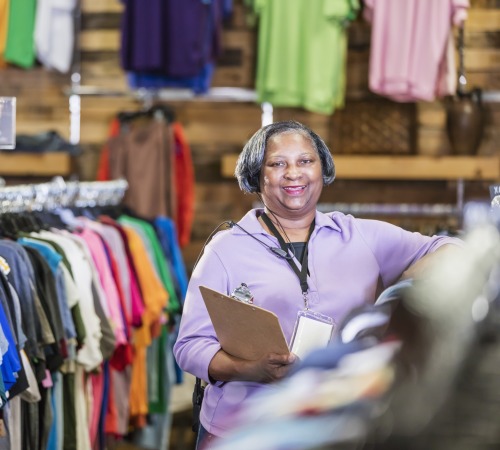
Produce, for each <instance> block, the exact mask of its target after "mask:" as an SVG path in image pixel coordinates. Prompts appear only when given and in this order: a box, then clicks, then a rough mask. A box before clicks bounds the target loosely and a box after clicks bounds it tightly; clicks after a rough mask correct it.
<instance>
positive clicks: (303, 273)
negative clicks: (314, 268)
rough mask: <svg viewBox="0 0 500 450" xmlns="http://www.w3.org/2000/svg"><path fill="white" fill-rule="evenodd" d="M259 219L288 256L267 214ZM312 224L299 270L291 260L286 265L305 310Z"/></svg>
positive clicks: (279, 235)
mask: <svg viewBox="0 0 500 450" xmlns="http://www.w3.org/2000/svg"><path fill="white" fill-rule="evenodd" d="M261 217H262V220H263V221H264V223H265V224H266V225H267V227H268V228H269V229H270V230H271V233H273V234H274V236H276V238H277V239H278V242H279V244H280V247H281V248H282V250H284V251H285V252H286V253H287V254H288V247H287V245H286V243H285V241H284V239H283V237H282V236H281V234H280V232H279V231H278V230H277V229H276V227H275V226H274V223H273V222H272V221H271V219H270V218H269V217H268V216H267V214H266V213H265V212H264V213H262V215H261ZM314 224H315V221H314V220H313V221H312V223H311V225H310V227H309V232H308V234H307V240H306V248H305V249H304V254H303V255H302V261H301V268H300V270H299V268H298V267H297V264H295V261H294V260H293V259H287V261H288V264H290V267H291V268H292V270H293V271H294V272H295V275H297V278H298V279H299V282H300V288H301V289H302V296H303V297H304V303H305V306H306V309H309V306H308V304H307V291H308V290H309V285H308V284H307V266H308V258H307V256H308V254H309V251H308V247H309V245H308V244H309V239H310V237H311V234H312V232H313V230H314Z"/></svg>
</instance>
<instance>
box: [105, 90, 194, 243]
mask: <svg viewBox="0 0 500 450" xmlns="http://www.w3.org/2000/svg"><path fill="white" fill-rule="evenodd" d="M149 103H152V101H151V99H149V98H147V99H144V107H143V108H141V109H138V110H134V111H121V112H119V113H118V114H117V115H116V117H115V118H114V119H113V120H112V121H111V123H110V125H109V133H108V139H107V141H106V143H105V144H104V146H103V148H102V150H101V156H100V160H99V164H98V169H97V174H96V179H97V180H99V181H107V180H114V179H119V178H123V179H126V180H127V182H128V189H127V192H126V193H125V197H124V199H123V203H124V204H125V205H127V206H129V207H130V208H132V209H133V210H134V211H136V212H137V214H140V215H141V216H144V217H147V218H153V217H155V216H158V215H164V216H168V217H171V218H172V219H173V220H174V222H175V224H176V228H177V233H178V237H179V242H180V245H181V247H184V246H185V245H187V244H188V243H189V241H190V236H191V228H192V224H193V219H194V186H195V178H194V168H193V161H192V157H191V148H190V145H189V142H188V139H187V137H186V134H185V132H184V127H183V126H182V124H181V123H180V122H179V121H178V120H176V117H175V111H174V110H173V108H172V107H170V106H169V105H166V104H151V105H149V106H148V104H149Z"/></svg>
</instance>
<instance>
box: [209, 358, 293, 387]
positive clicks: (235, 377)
mask: <svg viewBox="0 0 500 450" xmlns="http://www.w3.org/2000/svg"><path fill="white" fill-rule="evenodd" d="M297 359H298V358H297V356H296V355H294V354H293V353H288V354H286V355H279V354H276V353H269V354H268V355H264V356H263V357H262V358H261V359H259V360H256V361H248V360H246V359H240V358H236V357H234V356H231V355H229V354H228V353H226V352H225V351H224V350H220V351H219V352H217V353H216V354H215V356H214V357H213V358H212V361H210V365H209V367H208V374H209V375H210V378H212V380H215V381H255V382H258V383H271V382H273V381H277V380H280V379H281V378H283V377H284V376H285V375H286V374H287V373H288V371H289V370H290V368H291V366H292V364H293V363H294V362H295V361H296V360H297Z"/></svg>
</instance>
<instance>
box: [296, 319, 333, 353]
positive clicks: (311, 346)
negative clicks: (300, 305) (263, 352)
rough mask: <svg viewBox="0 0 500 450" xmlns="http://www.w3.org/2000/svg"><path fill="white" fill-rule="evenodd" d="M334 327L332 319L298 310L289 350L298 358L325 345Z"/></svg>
mask: <svg viewBox="0 0 500 450" xmlns="http://www.w3.org/2000/svg"><path fill="white" fill-rule="evenodd" d="M334 327H335V322H334V320H333V319H332V318H331V317H329V316H325V315H324V314H320V313H317V312H313V311H310V310H303V311H299V312H298V314H297V321H296V322H295V329H294V331H293V336H292V341H291V352H292V353H294V354H296V355H297V356H298V357H299V358H303V357H304V356H305V355H306V354H307V353H309V352H311V351H312V350H315V349H317V348H321V347H326V346H327V345H328V343H329V342H330V339H331V337H332V333H333V329H334Z"/></svg>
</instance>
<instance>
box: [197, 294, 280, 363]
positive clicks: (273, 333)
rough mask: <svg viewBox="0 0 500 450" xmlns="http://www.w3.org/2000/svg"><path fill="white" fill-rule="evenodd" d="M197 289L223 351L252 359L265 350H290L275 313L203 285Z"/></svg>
mask: <svg viewBox="0 0 500 450" xmlns="http://www.w3.org/2000/svg"><path fill="white" fill-rule="evenodd" d="M200 292H201V295H202V297H203V300H204V301H205V305H206V307H207V310H208V314H209V315H210V319H211V320H212V324H213V326H214V329H215V333H216V334H217V339H219V342H220V344H221V346H222V348H223V349H224V351H226V352H227V353H229V354H230V355H233V356H236V357H238V358H242V359H247V360H251V361H255V360H257V359H260V358H261V357H262V356H264V355H266V354H268V353H278V354H288V353H289V351H290V350H289V349H288V345H287V343H286V339H285V336H284V334H283V330H282V329H281V325H280V323H279V321H278V317H277V316H276V314H274V313H273V312H271V311H268V310H267V309H263V308H260V307H258V306H255V305H252V304H249V303H244V302H242V301H239V300H236V299H234V298H231V297H229V296H227V295H225V294H222V293H220V292H217V291H214V290H213V289H210V288H207V287H206V286H200Z"/></svg>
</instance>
